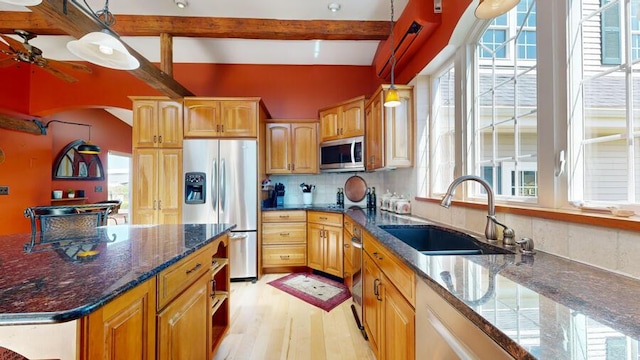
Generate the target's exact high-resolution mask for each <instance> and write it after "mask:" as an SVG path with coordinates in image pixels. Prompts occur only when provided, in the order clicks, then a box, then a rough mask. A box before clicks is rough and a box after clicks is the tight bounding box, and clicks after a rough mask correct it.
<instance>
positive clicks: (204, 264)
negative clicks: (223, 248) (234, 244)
mask: <svg viewBox="0 0 640 360" xmlns="http://www.w3.org/2000/svg"><path fill="white" fill-rule="evenodd" d="M213 252H214V249H213V247H212V244H209V245H207V246H205V247H204V248H202V249H200V250H199V251H197V252H195V253H193V254H191V255H189V256H188V257H186V258H184V259H182V260H180V261H179V262H177V263H176V264H174V265H172V266H171V267H169V268H168V269H166V270H164V271H162V272H161V273H160V274H159V275H158V310H160V309H162V308H163V307H164V306H165V305H167V304H168V303H169V302H170V301H171V300H173V298H174V297H176V295H178V294H179V293H181V292H182V290H184V289H186V288H187V287H189V285H191V284H192V283H193V282H194V281H196V280H197V279H198V278H199V277H200V276H201V275H202V274H204V273H206V272H207V271H209V269H210V268H211V261H212V256H213Z"/></svg>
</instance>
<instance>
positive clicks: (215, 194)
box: [209, 160, 218, 211]
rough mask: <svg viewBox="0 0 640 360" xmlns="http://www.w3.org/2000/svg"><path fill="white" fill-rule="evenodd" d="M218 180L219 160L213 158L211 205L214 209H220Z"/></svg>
mask: <svg viewBox="0 0 640 360" xmlns="http://www.w3.org/2000/svg"><path fill="white" fill-rule="evenodd" d="M217 180H218V160H213V169H212V170H211V180H210V181H209V183H210V185H211V188H210V189H209V190H210V191H211V200H213V201H211V207H212V208H213V211H216V210H217V209H218V191H217V189H216V186H217V185H216V181H217Z"/></svg>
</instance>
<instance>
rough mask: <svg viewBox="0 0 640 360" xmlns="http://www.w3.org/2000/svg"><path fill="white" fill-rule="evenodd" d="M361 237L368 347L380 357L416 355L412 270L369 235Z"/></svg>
mask: <svg viewBox="0 0 640 360" xmlns="http://www.w3.org/2000/svg"><path fill="white" fill-rule="evenodd" d="M363 238H364V239H363V243H364V249H365V251H364V258H363V283H362V292H363V304H364V326H365V329H366V331H367V335H368V336H369V343H370V345H371V348H372V350H373V352H374V353H375V354H376V358H377V359H379V360H383V359H415V310H414V305H415V273H413V272H412V271H411V270H410V269H408V268H407V267H406V265H404V264H403V263H401V262H400V260H399V259H398V258H397V257H396V256H394V255H393V254H391V253H390V252H389V251H387V250H386V248H384V247H383V246H382V245H381V244H380V243H378V242H377V240H375V239H374V238H372V237H371V235H369V234H368V233H365V234H364V236H363ZM407 271H409V272H410V273H407Z"/></svg>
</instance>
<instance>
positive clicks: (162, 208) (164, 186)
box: [131, 149, 182, 224]
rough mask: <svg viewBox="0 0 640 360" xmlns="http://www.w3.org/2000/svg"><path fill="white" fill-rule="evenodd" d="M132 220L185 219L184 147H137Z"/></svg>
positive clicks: (172, 221) (170, 221)
mask: <svg viewBox="0 0 640 360" xmlns="http://www.w3.org/2000/svg"><path fill="white" fill-rule="evenodd" d="M133 174H135V176H133V177H132V179H131V182H132V187H131V189H132V199H133V209H132V220H131V222H132V223H133V224H179V223H181V222H182V201H181V196H182V150H181V149H157V150H156V149H134V151H133Z"/></svg>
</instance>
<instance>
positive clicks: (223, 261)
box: [211, 258, 229, 277]
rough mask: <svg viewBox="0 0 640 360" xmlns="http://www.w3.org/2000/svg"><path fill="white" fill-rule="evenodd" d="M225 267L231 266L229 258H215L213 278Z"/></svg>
mask: <svg viewBox="0 0 640 360" xmlns="http://www.w3.org/2000/svg"><path fill="white" fill-rule="evenodd" d="M225 265H229V259H227V258H213V259H212V260H211V272H212V273H211V276H212V277H213V276H215V275H216V274H217V273H218V272H219V271H220V270H222V269H223V268H224V267H225Z"/></svg>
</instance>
